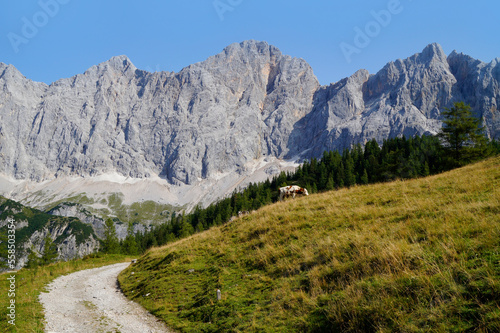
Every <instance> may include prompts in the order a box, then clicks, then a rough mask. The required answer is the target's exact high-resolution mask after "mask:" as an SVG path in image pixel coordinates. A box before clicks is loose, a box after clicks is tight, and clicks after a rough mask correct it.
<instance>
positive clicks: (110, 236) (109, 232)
mask: <svg viewBox="0 0 500 333" xmlns="http://www.w3.org/2000/svg"><path fill="white" fill-rule="evenodd" d="M103 252H104V253H120V243H119V242H118V236H117V235H116V228H115V223H114V222H113V220H112V219H110V218H108V219H107V220H106V228H105V230H104V241H103Z"/></svg>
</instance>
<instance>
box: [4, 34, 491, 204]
mask: <svg viewBox="0 0 500 333" xmlns="http://www.w3.org/2000/svg"><path fill="white" fill-rule="evenodd" d="M499 73H500V69H499V65H498V59H496V60H493V61H492V62H491V63H489V64H486V63H483V62H481V61H478V60H475V59H472V58H471V57H469V56H466V55H463V54H458V53H457V52H453V53H452V54H451V55H450V56H448V57H447V56H446V55H445V54H444V52H443V50H442V48H441V47H440V46H439V45H438V44H431V45H429V46H427V47H426V48H425V49H424V50H423V51H422V52H421V53H419V54H415V55H414V56H411V57H409V58H407V59H404V60H401V59H398V60H396V61H394V62H390V63H388V64H387V65H386V66H385V67H384V68H383V69H381V70H380V71H379V72H378V73H376V74H374V75H371V74H369V73H368V72H367V71H366V70H360V71H358V72H356V73H355V74H354V75H352V76H351V77H349V78H345V79H343V80H341V81H339V82H337V83H334V84H331V85H329V86H320V85H319V84H318V81H317V79H316V77H315V76H314V74H313V71H312V69H311V67H310V66H309V65H308V64H307V63H306V62H305V61H304V60H302V59H297V58H292V57H289V56H286V55H283V54H282V53H281V52H280V51H279V50H278V49H277V48H276V47H274V46H271V45H268V44H267V43H265V42H256V41H246V42H242V43H240V44H232V45H230V46H228V47H227V48H225V49H224V50H223V51H222V52H221V53H220V54H218V55H215V56H213V57H210V58H209V59H207V60H206V61H204V62H201V63H197V64H193V65H191V66H188V67H186V68H184V69H183V70H181V71H180V72H179V73H170V72H156V73H148V72H146V71H143V70H140V69H137V68H136V67H135V66H134V65H133V64H132V62H131V61H130V60H129V59H128V58H127V57H125V56H119V57H114V58H112V59H110V60H109V61H107V62H105V63H102V64H99V65H97V66H93V67H92V68H90V69H89V70H87V71H86V72H85V73H83V74H80V75H76V76H74V77H72V78H68V79H61V80H59V81H57V82H55V83H53V84H51V85H45V84H43V83H36V82H33V81H31V80H28V79H26V78H25V77H23V76H22V75H21V74H20V73H19V72H18V71H17V70H16V69H15V68H14V67H13V66H10V65H4V64H0V87H2V88H0V164H1V165H2V166H3V172H4V175H6V176H9V177H13V178H14V179H17V180H19V179H29V180H32V181H36V182H40V181H42V180H50V179H52V180H53V179H57V177H64V176H78V177H85V178H92V177H95V176H99V175H105V174H110V173H111V174H118V175H120V176H123V177H130V178H135V179H141V178H142V179H144V178H148V179H151V178H152V177H160V179H164V180H167V181H168V183H169V184H171V185H174V186H175V185H179V186H188V185H190V186H195V185H196V184H198V183H199V182H200V181H201V180H203V179H204V180H208V181H214V182H215V183H217V181H218V180H219V179H221V175H227V174H229V173H236V174H240V175H245V174H248V173H249V168H248V165H249V163H253V162H254V161H259V160H271V159H272V158H278V159H294V160H296V159H300V158H307V157H320V156H321V154H322V152H323V151H325V150H332V149H343V148H346V147H350V146H352V145H353V144H355V143H358V142H360V143H364V142H366V141H367V140H371V139H373V138H375V139H376V140H378V141H382V140H384V139H386V138H390V137H396V136H402V135H407V136H411V135H415V134H426V133H429V134H433V133H436V132H437V131H438V130H439V129H440V127H441V125H442V123H441V111H442V109H443V108H444V107H450V106H451V105H452V103H453V102H455V101H461V100H463V101H465V102H466V103H469V104H471V106H472V107H473V109H474V112H475V114H476V115H477V116H478V117H480V118H481V119H482V120H483V124H484V126H485V129H486V132H487V134H488V135H489V137H490V138H495V139H498V138H500V127H499V125H500V124H499V121H500V120H499V119H500V117H499V111H498V108H497V100H498V96H499V80H500V77H499V75H500V74H499ZM215 183H214V184H215ZM226 185H227V186H226ZM224 187H225V188H231V186H229V185H228V184H225V185H224ZM165 193H166V192H165ZM224 194H225V193H220V195H219V196H222V195H224ZM207 195H208V194H207ZM196 200H197V201H202V200H203V198H197V199H196ZM169 203H171V204H176V202H169Z"/></svg>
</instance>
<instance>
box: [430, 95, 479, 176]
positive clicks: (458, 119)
mask: <svg viewBox="0 0 500 333" xmlns="http://www.w3.org/2000/svg"><path fill="white" fill-rule="evenodd" d="M442 115H443V117H444V119H443V124H444V126H443V127H442V129H441V131H440V132H439V134H438V136H439V137H440V138H441V139H443V140H444V142H445V151H446V152H447V157H448V158H449V161H450V163H451V164H452V166H462V165H465V164H467V163H470V162H473V161H476V160H479V159H480V158H482V157H485V156H486V155H487V142H488V140H487V139H486V136H485V135H484V131H483V128H482V127H481V120H480V119H478V118H476V117H474V116H473V115H472V112H471V107H470V105H466V104H465V103H464V102H457V103H455V104H454V105H453V107H452V108H451V109H448V108H445V110H444V111H443V112H442Z"/></svg>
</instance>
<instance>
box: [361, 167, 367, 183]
mask: <svg viewBox="0 0 500 333" xmlns="http://www.w3.org/2000/svg"><path fill="white" fill-rule="evenodd" d="M360 180H361V184H365V185H366V184H368V172H366V169H363V175H362V176H361V179H360Z"/></svg>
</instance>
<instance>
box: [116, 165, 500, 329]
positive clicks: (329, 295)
mask: <svg viewBox="0 0 500 333" xmlns="http://www.w3.org/2000/svg"><path fill="white" fill-rule="evenodd" d="M499 185H500V159H499V158H493V159H489V160H487V161H485V162H481V163H478V164H475V165H470V166H467V167H465V168H462V169H459V170H455V171H452V172H448V173H444V174H441V175H436V176H432V177H428V178H424V179H417V180H410V181H397V182H393V183H384V184H375V185H369V186H359V187H354V188H351V189H342V190H339V191H333V192H328V193H322V194H317V195H311V196H309V197H305V198H300V199H295V200H288V201H286V202H280V203H277V204H274V205H271V206H268V207H265V208H263V209H261V210H259V211H257V212H255V213H254V214H251V215H248V216H245V217H243V218H240V219H238V220H236V221H234V222H232V223H229V224H227V225H224V226H221V227H217V228H213V229H211V230H209V231H207V232H204V233H201V234H197V235H194V236H191V237H189V238H187V239H184V240H181V241H179V242H176V243H173V244H169V245H167V246H164V247H161V248H155V249H152V250H150V251H149V252H148V253H147V254H146V255H145V256H143V257H142V258H141V259H140V261H139V263H138V264H137V265H135V266H134V267H131V268H129V269H128V270H126V271H125V272H124V273H123V274H122V275H121V276H120V281H121V283H122V286H123V288H124V290H125V292H126V293H127V295H128V296H129V297H131V298H132V299H134V300H137V301H139V302H141V303H142V304H143V305H144V306H145V307H146V308H148V309H149V310H150V311H152V312H153V313H154V314H156V315H157V316H159V317H160V318H162V319H164V320H165V321H166V322H167V323H168V324H169V325H171V326H174V327H176V328H178V329H180V330H182V331H185V332H199V331H207V332H209V331H214V332H215V331H228V332H249V331H259V332H260V331H265V332H267V331H268V332H278V331H279V332H288V331H290V332H293V331H297V332H303V331H314V332H330V331H336V330H338V331H345V332H349V331H351V332H392V331H404V332H420V331H421V332H427V331H436V332H449V331H457V332H458V331H479V332H494V331H500V189H499V188H500V186H499ZM190 269H192V270H194V271H191V272H190V271H189V270H190ZM132 270H133V271H134V273H135V274H134V275H131V274H130V273H131V271H132ZM216 289H220V290H222V294H223V300H222V301H221V302H216V301H215V290H216ZM148 293H149V294H150V296H149V297H145V296H144V295H146V294H148Z"/></svg>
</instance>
